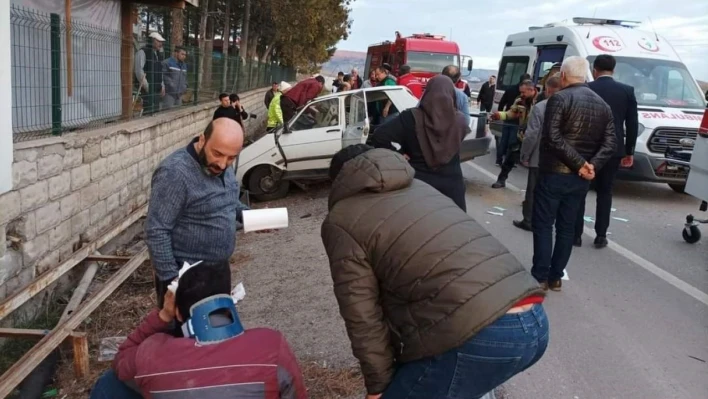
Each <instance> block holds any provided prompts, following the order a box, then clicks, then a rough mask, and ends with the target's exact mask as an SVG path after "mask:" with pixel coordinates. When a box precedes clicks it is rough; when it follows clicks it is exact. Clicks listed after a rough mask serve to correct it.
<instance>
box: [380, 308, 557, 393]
mask: <svg viewBox="0 0 708 399" xmlns="http://www.w3.org/2000/svg"><path fill="white" fill-rule="evenodd" d="M547 346H548V318H547V317H546V313H545V312H544V310H543V306H542V305H534V306H533V307H532V308H531V310H529V311H527V312H523V313H515V314H508V313H507V314H505V315H503V316H501V317H500V318H498V319H497V320H496V321H494V322H493V323H492V324H490V325H489V326H487V327H485V328H484V329H482V331H480V332H479V333H477V335H475V336H474V337H472V338H470V339H469V340H468V341H467V342H465V343H464V344H462V346H460V347H457V348H454V349H451V350H449V351H447V352H445V353H443V354H440V355H438V356H434V357H428V358H423V359H420V360H416V361H413V362H409V363H404V364H402V365H401V366H400V367H398V368H397V370H396V373H395V374H394V376H393V381H391V384H389V386H388V388H387V389H386V391H385V392H384V394H383V399H478V398H481V397H482V396H484V395H485V394H487V393H488V392H490V391H492V390H494V388H496V387H498V386H499V385H501V384H503V383H504V382H506V381H507V380H509V379H510V378H511V377H513V376H514V375H516V374H518V373H520V372H522V371H524V370H526V369H527V368H529V367H531V366H532V365H534V363H536V362H537V361H538V360H539V359H540V358H541V357H542V356H543V353H544V352H545V351H546V347H547Z"/></svg>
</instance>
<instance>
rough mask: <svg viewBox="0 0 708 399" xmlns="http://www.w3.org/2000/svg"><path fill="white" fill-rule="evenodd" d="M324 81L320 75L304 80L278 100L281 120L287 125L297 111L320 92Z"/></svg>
mask: <svg viewBox="0 0 708 399" xmlns="http://www.w3.org/2000/svg"><path fill="white" fill-rule="evenodd" d="M324 83H325V79H324V78H323V77H322V75H319V76H317V77H315V78H310V79H305V80H303V81H302V82H300V83H298V84H296V85H295V86H294V87H293V88H292V89H290V91H288V92H287V93H285V94H283V96H282V97H281V98H280V108H281V109H282V110H283V120H284V121H285V123H288V122H289V121H290V119H292V118H293V116H295V114H296V113H297V109H298V108H300V107H302V106H303V105H305V104H307V103H308V102H310V101H312V100H313V99H314V98H315V97H317V95H319V94H320V92H322V88H323V87H324Z"/></svg>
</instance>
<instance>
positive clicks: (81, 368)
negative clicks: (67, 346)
mask: <svg viewBox="0 0 708 399" xmlns="http://www.w3.org/2000/svg"><path fill="white" fill-rule="evenodd" d="M71 343H72V346H73V348H74V374H75V375H76V378H85V377H86V376H88V375H89V346H88V337H87V336H86V334H81V335H79V336H76V337H73V338H71Z"/></svg>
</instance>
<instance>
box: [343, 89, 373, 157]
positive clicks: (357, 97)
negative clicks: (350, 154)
mask: <svg viewBox="0 0 708 399" xmlns="http://www.w3.org/2000/svg"><path fill="white" fill-rule="evenodd" d="M366 108H367V107H366V92H364V91H360V92H357V93H354V94H351V95H349V96H347V97H346V98H345V99H344V109H345V114H346V118H345V119H346V125H345V126H344V134H342V148H344V147H347V146H350V145H354V144H361V143H366V139H367V138H368V136H369V115H368V113H367V109H366Z"/></svg>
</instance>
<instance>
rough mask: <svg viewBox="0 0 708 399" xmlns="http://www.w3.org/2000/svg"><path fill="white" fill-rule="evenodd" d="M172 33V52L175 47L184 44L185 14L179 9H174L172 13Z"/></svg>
mask: <svg viewBox="0 0 708 399" xmlns="http://www.w3.org/2000/svg"><path fill="white" fill-rule="evenodd" d="M171 13H172V15H171V19H172V32H171V37H170V42H171V43H172V51H174V50H175V47H177V46H182V45H183V44H184V13H183V10H181V9H179V8H173V9H172V11H171Z"/></svg>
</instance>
